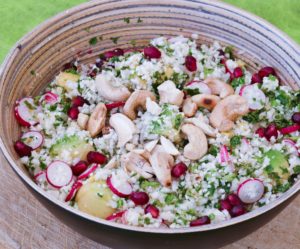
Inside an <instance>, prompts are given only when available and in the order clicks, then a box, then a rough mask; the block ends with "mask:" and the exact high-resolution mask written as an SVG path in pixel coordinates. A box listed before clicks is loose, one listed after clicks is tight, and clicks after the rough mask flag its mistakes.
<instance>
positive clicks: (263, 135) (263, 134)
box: [255, 127, 266, 137]
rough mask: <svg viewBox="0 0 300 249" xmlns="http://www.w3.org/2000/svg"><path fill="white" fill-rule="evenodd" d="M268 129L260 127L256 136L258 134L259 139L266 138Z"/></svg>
mask: <svg viewBox="0 0 300 249" xmlns="http://www.w3.org/2000/svg"><path fill="white" fill-rule="evenodd" d="M265 132H266V129H265V128H263V127H260V128H258V129H257V130H256V132H255V134H258V136H259V137H265Z"/></svg>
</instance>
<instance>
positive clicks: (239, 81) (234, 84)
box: [231, 76, 245, 89]
mask: <svg viewBox="0 0 300 249" xmlns="http://www.w3.org/2000/svg"><path fill="white" fill-rule="evenodd" d="M244 84H245V76H242V77H239V78H235V79H233V80H232V81H231V86H232V87H233V88H234V89H237V88H238V87H239V86H242V85H244Z"/></svg>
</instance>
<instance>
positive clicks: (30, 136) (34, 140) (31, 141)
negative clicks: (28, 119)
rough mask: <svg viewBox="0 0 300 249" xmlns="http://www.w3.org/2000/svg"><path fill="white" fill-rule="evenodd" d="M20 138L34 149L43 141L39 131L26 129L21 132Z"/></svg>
mask: <svg viewBox="0 0 300 249" xmlns="http://www.w3.org/2000/svg"><path fill="white" fill-rule="evenodd" d="M21 140H22V141H23V143H24V144H26V145H28V146H29V147H31V148H32V149H33V150H35V149H37V148H39V147H41V146H42V144H43V143H44V136H43V134H42V133H40V132H39V131H28V132H25V133H23V134H22V137H21Z"/></svg>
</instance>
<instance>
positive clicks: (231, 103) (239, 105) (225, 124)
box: [209, 95, 249, 131]
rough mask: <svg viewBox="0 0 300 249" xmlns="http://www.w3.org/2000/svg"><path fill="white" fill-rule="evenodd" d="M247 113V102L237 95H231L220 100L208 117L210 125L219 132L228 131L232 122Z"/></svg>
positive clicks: (231, 126)
mask: <svg viewBox="0 0 300 249" xmlns="http://www.w3.org/2000/svg"><path fill="white" fill-rule="evenodd" d="M248 112H249V106H248V102H247V100H246V99H245V98H243V97H241V96H239V95H231V96H228V97H226V98H225V99H223V100H221V101H220V102H219V103H218V104H217V105H216V107H215V108H214V109H213V111H212V113H211V115H210V118H209V119H210V123H211V124H212V126H213V127H215V128H217V129H218V130H219V131H229V130H231V129H232V128H233V125H234V121H235V120H236V119H237V118H238V117H239V116H242V115H245V114H247V113H248Z"/></svg>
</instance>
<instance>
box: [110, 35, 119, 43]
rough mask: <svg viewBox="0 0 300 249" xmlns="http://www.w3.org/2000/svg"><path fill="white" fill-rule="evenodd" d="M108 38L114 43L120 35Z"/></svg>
mask: <svg viewBox="0 0 300 249" xmlns="http://www.w3.org/2000/svg"><path fill="white" fill-rule="evenodd" d="M110 39H111V41H112V42H113V43H114V44H117V43H118V40H119V39H120V37H111V38H110Z"/></svg>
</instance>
